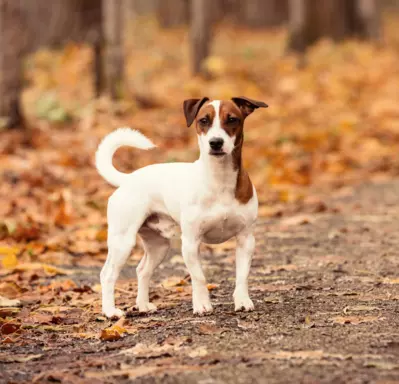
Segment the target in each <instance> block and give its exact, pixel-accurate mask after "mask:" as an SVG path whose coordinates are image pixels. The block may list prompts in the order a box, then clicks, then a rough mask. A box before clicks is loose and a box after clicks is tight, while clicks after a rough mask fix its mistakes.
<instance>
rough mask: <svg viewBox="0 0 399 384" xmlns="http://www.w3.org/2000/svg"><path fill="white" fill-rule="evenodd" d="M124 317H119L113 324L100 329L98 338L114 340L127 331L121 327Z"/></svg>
mask: <svg viewBox="0 0 399 384" xmlns="http://www.w3.org/2000/svg"><path fill="white" fill-rule="evenodd" d="M124 321H125V319H124V318H123V317H121V318H120V319H119V320H118V321H117V322H116V323H115V324H114V325H112V326H111V327H109V328H105V329H103V330H102V331H101V334H100V339H101V340H103V341H116V340H119V339H120V338H121V337H123V336H124V334H125V333H127V330H126V328H124V327H123V323H124Z"/></svg>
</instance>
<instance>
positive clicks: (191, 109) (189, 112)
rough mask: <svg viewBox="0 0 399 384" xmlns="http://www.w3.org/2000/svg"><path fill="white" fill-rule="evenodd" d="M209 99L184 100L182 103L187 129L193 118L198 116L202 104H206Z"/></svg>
mask: <svg viewBox="0 0 399 384" xmlns="http://www.w3.org/2000/svg"><path fill="white" fill-rule="evenodd" d="M208 100H209V99H208V98H207V97H203V98H202V99H188V100H184V103H183V110H184V116H185V117H186V121H187V127H189V126H190V125H191V124H192V123H193V121H194V119H195V117H196V116H197V114H198V111H199V110H200V108H201V107H202V105H203V104H204V103H206V102H207V101H208Z"/></svg>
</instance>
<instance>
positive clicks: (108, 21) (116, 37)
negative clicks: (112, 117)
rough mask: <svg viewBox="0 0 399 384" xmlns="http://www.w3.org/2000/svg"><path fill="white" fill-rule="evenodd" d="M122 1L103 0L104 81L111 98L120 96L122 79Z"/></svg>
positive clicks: (114, 98)
mask: <svg viewBox="0 0 399 384" xmlns="http://www.w3.org/2000/svg"><path fill="white" fill-rule="evenodd" d="M122 1H123V0H103V5H104V9H103V15H104V18H103V28H104V40H105V60H104V69H105V82H106V88H107V91H108V92H109V94H110V96H111V98H112V99H113V100H116V99H118V98H120V97H121V92H122V85H123V79H124V62H123V39H122V34H123V33H122V32H123V16H122V9H123V8H122Z"/></svg>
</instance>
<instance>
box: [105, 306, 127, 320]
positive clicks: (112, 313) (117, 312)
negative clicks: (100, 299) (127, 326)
mask: <svg viewBox="0 0 399 384" xmlns="http://www.w3.org/2000/svg"><path fill="white" fill-rule="evenodd" d="M103 313H104V315H105V316H107V317H108V318H109V319H111V318H113V317H116V318H118V319H119V318H120V317H122V316H124V314H125V313H124V312H123V311H122V310H121V309H118V308H109V309H104V308H103Z"/></svg>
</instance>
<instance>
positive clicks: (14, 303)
mask: <svg viewBox="0 0 399 384" xmlns="http://www.w3.org/2000/svg"><path fill="white" fill-rule="evenodd" d="M19 306H21V302H20V301H19V300H16V299H14V300H10V299H7V297H4V296H0V307H19Z"/></svg>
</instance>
